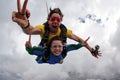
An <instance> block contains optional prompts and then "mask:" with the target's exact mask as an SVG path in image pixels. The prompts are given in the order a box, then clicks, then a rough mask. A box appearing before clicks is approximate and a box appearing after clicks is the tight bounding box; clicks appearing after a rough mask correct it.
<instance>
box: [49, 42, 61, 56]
mask: <svg viewBox="0 0 120 80" xmlns="http://www.w3.org/2000/svg"><path fill="white" fill-rule="evenodd" d="M62 51H63V44H62V42H61V41H60V40H54V41H53V42H52V44H51V52H52V53H53V55H54V56H59V55H60V54H61V53H62Z"/></svg>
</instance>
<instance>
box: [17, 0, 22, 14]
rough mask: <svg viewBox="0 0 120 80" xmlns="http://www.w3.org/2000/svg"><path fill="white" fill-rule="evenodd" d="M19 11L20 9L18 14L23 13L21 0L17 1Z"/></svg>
mask: <svg viewBox="0 0 120 80" xmlns="http://www.w3.org/2000/svg"><path fill="white" fill-rule="evenodd" d="M17 9H18V12H21V4H20V0H17Z"/></svg>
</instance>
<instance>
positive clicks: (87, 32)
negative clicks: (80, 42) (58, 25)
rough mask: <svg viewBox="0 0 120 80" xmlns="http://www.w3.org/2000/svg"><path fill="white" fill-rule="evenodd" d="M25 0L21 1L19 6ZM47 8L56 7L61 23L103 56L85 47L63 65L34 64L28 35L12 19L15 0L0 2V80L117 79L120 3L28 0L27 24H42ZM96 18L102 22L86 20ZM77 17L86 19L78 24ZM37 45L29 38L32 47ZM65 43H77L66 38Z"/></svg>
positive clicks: (119, 76)
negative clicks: (60, 15) (29, 15)
mask: <svg viewBox="0 0 120 80" xmlns="http://www.w3.org/2000/svg"><path fill="white" fill-rule="evenodd" d="M23 1H24V0H21V3H22V2H23ZM46 1H47V3H48V7H51V8H55V7H59V8H60V9H61V11H62V12H63V14H64V18H63V22H62V23H63V24H65V25H66V26H67V28H68V29H71V30H72V31H73V33H74V34H76V35H78V36H79V37H81V38H83V39H86V38H87V37H89V36H90V40H89V41H88V43H89V44H90V45H91V46H92V47H94V46H95V45H96V44H99V45H100V50H101V52H102V53H103V54H102V57H100V58H99V59H96V58H95V57H93V56H92V55H91V54H90V52H89V51H88V50H87V49H86V48H81V49H79V50H77V51H72V52H69V54H68V56H67V57H66V59H65V60H64V63H63V64H55V65H49V64H37V63H36V61H35V58H36V56H31V55H29V54H27V52H26V50H25V47H24V44H25V42H26V41H27V40H28V35H26V34H24V33H23V31H22V29H21V28H20V27H19V26H18V25H17V24H16V23H14V22H12V20H11V14H12V11H17V7H16V2H17V0H1V1H0V27H1V29H0V37H1V38H0V44H1V46H0V80H119V79H120V69H119V67H120V61H119V58H120V43H119V41H120V38H119V35H120V27H119V26H120V15H119V14H120V0H29V2H28V6H27V7H28V8H29V9H30V11H31V17H30V23H31V25H33V26H35V25H38V24H42V23H43V22H45V21H46V18H47V9H46ZM88 14H91V15H96V17H95V18H96V19H101V23H97V22H96V21H95V20H91V19H88V18H85V16H86V15H88ZM79 17H81V18H85V23H81V21H80V20H79ZM39 42H40V38H39V35H36V36H32V44H33V45H37V44H38V43H39ZM68 43H76V42H75V41H73V40H70V39H68Z"/></svg>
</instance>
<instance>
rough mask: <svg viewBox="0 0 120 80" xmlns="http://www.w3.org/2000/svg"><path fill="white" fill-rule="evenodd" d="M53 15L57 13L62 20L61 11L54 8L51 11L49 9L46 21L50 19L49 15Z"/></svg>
mask: <svg viewBox="0 0 120 80" xmlns="http://www.w3.org/2000/svg"><path fill="white" fill-rule="evenodd" d="M53 13H58V14H59V15H60V16H61V19H62V18H63V14H62V12H61V10H60V9H59V8H54V9H53V10H52V9H51V8H50V13H49V14H48V18H47V20H49V19H50V17H51V15H52V14H53Z"/></svg>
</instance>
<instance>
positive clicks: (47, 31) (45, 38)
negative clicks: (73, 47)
mask: <svg viewBox="0 0 120 80" xmlns="http://www.w3.org/2000/svg"><path fill="white" fill-rule="evenodd" d="M43 25H44V26H45V27H44V30H45V33H44V34H43V37H42V40H41V42H40V44H39V46H42V47H44V49H45V55H44V56H38V57H37V58H36V60H39V59H42V61H43V62H44V63H46V62H47V60H48V59H49V57H50V48H49V47H48V44H49V43H48V42H49V41H48V38H49V34H50V29H49V24H48V23H47V22H45V23H44V24H43ZM60 29H61V32H60V35H59V37H60V38H61V39H62V40H63V43H64V45H66V40H67V35H66V33H67V28H66V27H65V26H64V25H63V24H61V25H60ZM66 55H67V53H66V46H63V51H62V56H63V58H65V57H66Z"/></svg>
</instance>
